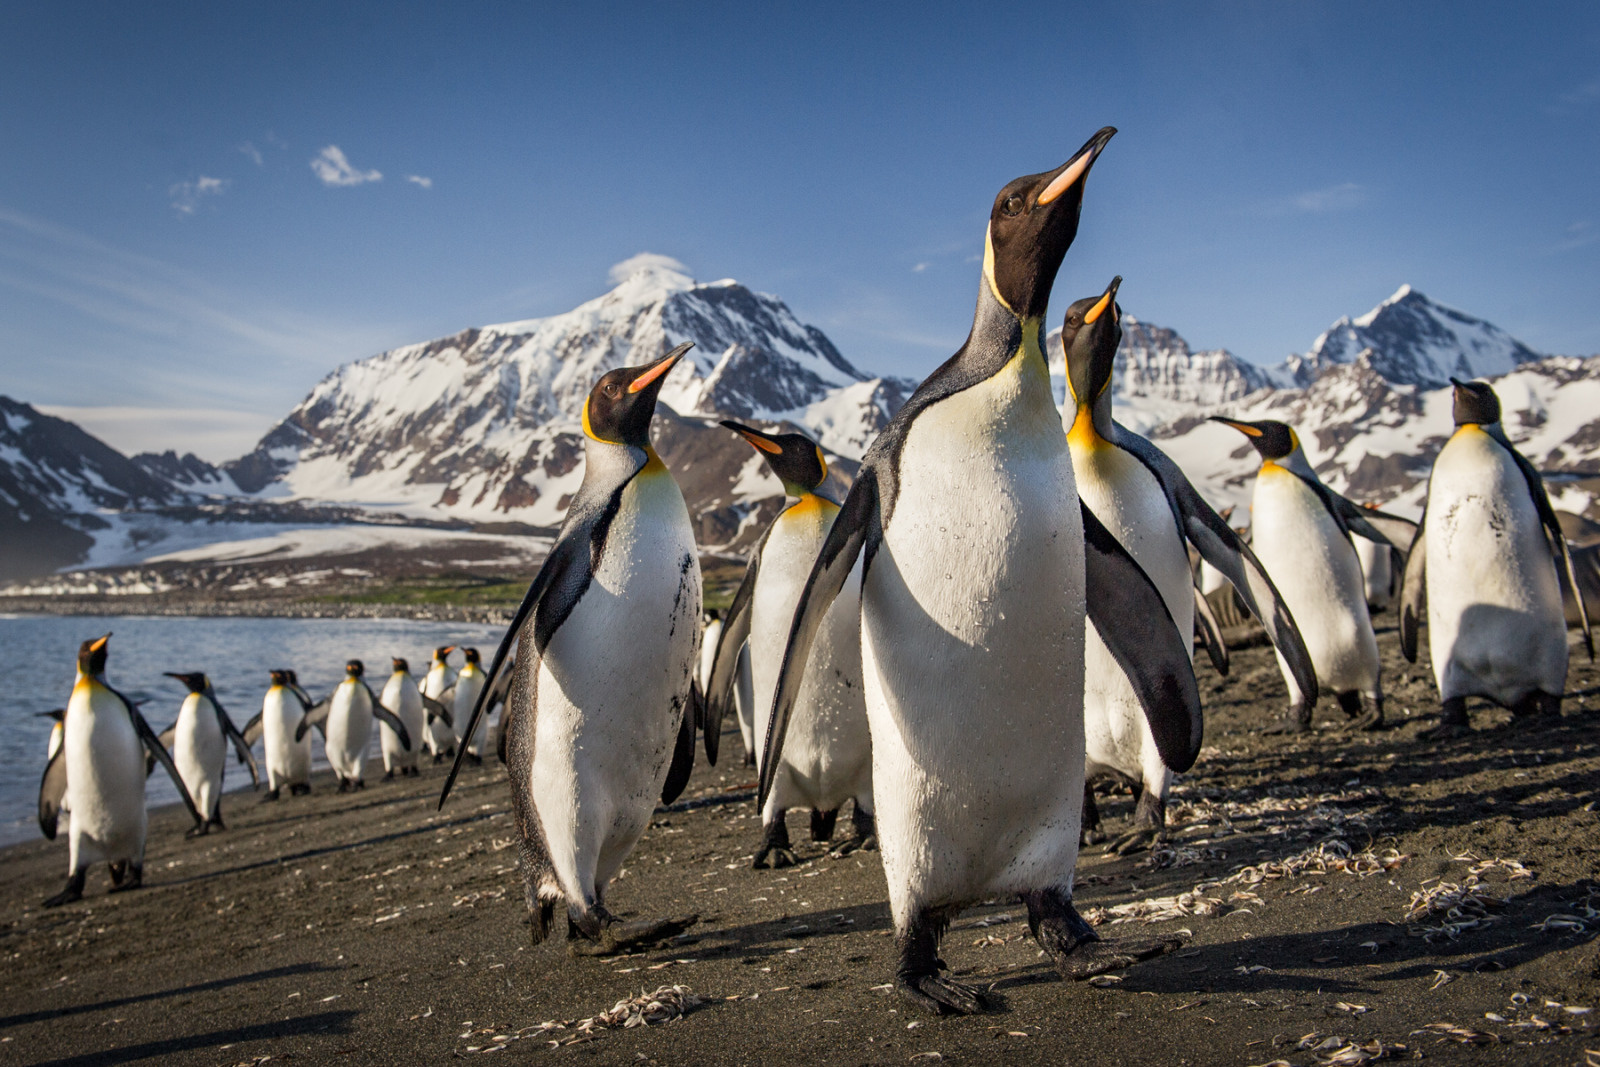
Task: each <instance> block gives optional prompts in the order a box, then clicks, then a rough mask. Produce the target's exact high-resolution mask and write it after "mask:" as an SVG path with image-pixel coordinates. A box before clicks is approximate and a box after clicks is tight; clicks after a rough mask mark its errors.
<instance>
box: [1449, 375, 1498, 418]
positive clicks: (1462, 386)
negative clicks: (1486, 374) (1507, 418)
mask: <svg viewBox="0 0 1600 1067" xmlns="http://www.w3.org/2000/svg"><path fill="white" fill-rule="evenodd" d="M1450 384H1451V385H1453V386H1455V387H1456V397H1455V417H1456V425H1457V426H1488V425H1489V424H1490V423H1495V422H1499V421H1500V398H1499V397H1498V396H1496V395H1495V392H1494V389H1492V388H1491V387H1490V386H1489V383H1488V382H1463V381H1458V380H1457V379H1455V378H1451V379H1450Z"/></svg>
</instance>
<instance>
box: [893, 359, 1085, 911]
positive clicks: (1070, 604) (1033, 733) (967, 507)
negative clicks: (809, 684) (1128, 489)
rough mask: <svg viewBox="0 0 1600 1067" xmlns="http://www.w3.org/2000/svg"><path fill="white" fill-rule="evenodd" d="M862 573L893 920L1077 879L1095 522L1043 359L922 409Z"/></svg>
mask: <svg viewBox="0 0 1600 1067" xmlns="http://www.w3.org/2000/svg"><path fill="white" fill-rule="evenodd" d="M898 473H899V483H900V489H899V495H898V497H897V499H896V500H895V501H894V504H893V511H892V513H891V514H890V515H889V516H888V519H887V521H886V524H885V529H884V533H883V543H882V546H881V547H880V549H879V551H878V553H877V555H876V557H875V558H874V559H873V560H872V562H871V564H870V569H869V570H868V572H867V576H866V578H865V580H864V582H863V585H862V666H863V673H864V675H865V682H866V692H867V711H868V717H869V720H870V722H871V726H872V746H873V787H874V791H875V794H876V797H877V802H878V810H877V816H878V827H879V831H880V836H881V839H882V845H883V856H884V866H885V869H886V873H887V875H888V882H889V888H890V903H891V905H892V906H893V908H894V911H895V914H896V917H897V921H898V920H899V918H900V917H901V916H903V915H905V914H906V913H907V912H906V909H907V908H908V907H912V906H916V905H918V904H939V903H943V902H950V903H958V902H962V901H967V900H971V899H974V897H975V896H977V895H981V894H985V893H991V892H1005V891H1013V890H1016V889H1018V888H1021V887H1028V886H1040V885H1054V884H1070V879H1071V872H1072V867H1073V865H1074V863H1075V862H1076V858H1077V843H1078V822H1079V818H1080V816H1081V806H1082V789H1083V713H1082V699H1083V648H1084V644H1083V642H1084V595H1083V525H1082V518H1081V513H1080V510H1079V504H1078V495H1077V490H1076V487H1075V485H1074V480H1073V474H1072V460H1071V457H1070V455H1069V453H1068V451H1067V443H1066V438H1065V434H1064V433H1063V431H1062V426H1061V419H1060V415H1059V413H1058V412H1057V411H1056V409H1055V407H1054V405H1053V404H1052V403H1051V397H1050V392H1049V388H1048V379H1047V378H1046V376H1045V374H1044V367H1043V361H1042V359H1039V358H1038V357H1037V355H1036V354H1035V355H1032V356H1029V355H1019V356H1018V357H1016V358H1014V359H1013V360H1012V361H1011V363H1010V364H1008V365H1007V367H1006V368H1005V369H1003V370H1002V371H1001V372H1000V373H999V374H997V375H995V376H994V377H992V378H990V379H988V380H986V381H984V382H982V383H980V384H978V385H976V386H973V387H971V388H969V389H967V390H964V391H963V392H960V393H957V394H955V395H954V396H951V397H949V398H946V399H944V400H941V401H939V402H937V403H935V404H933V405H931V406H930V407H928V408H927V409H926V410H924V411H922V412H921V413H919V415H918V416H917V418H916V419H915V420H914V421H913V422H912V424H911V426H910V428H909V431H908V434H907V437H906V440H905V442H904V445H903V448H902V452H901V455H900V458H899V469H898Z"/></svg>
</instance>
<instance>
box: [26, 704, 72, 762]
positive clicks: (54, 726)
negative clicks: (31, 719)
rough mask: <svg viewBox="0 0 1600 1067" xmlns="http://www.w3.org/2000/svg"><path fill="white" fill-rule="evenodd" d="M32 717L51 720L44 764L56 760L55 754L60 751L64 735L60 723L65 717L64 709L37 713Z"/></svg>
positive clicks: (65, 710)
mask: <svg viewBox="0 0 1600 1067" xmlns="http://www.w3.org/2000/svg"><path fill="white" fill-rule="evenodd" d="M34 715H35V716H37V717H38V718H41V719H49V720H51V725H50V739H49V740H48V741H46V742H45V755H44V758H45V762H46V763H48V762H50V761H51V760H53V759H55V758H56V753H57V752H60V751H61V739H62V737H63V736H64V734H65V730H64V729H63V726H62V723H63V722H64V721H65V719H66V716H67V709H66V708H55V709H53V710H51V711H37V712H34Z"/></svg>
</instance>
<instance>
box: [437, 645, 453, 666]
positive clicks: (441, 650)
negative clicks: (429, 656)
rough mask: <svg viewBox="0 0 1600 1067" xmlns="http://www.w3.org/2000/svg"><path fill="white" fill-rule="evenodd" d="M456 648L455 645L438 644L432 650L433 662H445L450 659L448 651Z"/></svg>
mask: <svg viewBox="0 0 1600 1067" xmlns="http://www.w3.org/2000/svg"><path fill="white" fill-rule="evenodd" d="M455 650H456V646H455V645H440V646H439V647H438V648H436V649H434V650H433V662H435V663H445V662H447V661H448V660H449V659H450V653H452V652H454V651H455Z"/></svg>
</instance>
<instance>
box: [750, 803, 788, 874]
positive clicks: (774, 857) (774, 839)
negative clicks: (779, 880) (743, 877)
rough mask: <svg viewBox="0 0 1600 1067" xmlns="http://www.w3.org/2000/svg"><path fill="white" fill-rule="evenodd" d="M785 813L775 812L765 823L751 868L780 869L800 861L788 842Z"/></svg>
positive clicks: (760, 869)
mask: <svg viewBox="0 0 1600 1067" xmlns="http://www.w3.org/2000/svg"><path fill="white" fill-rule="evenodd" d="M787 814H788V812H787V811H780V812H776V813H774V815H773V817H772V821H771V822H770V823H768V824H767V826H766V834H765V836H764V837H763V838H762V840H761V848H760V849H758V850H757V851H756V855H755V859H753V860H751V862H750V867H751V869H752V870H757V871H762V870H767V869H768V868H770V869H772V870H780V869H782V868H784V867H793V866H795V865H796V864H797V863H799V862H800V858H799V857H798V856H796V855H795V854H794V849H793V848H792V847H791V846H790V844H789V824H788V823H787V822H786V821H785V818H784V817H785V816H786V815H787Z"/></svg>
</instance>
